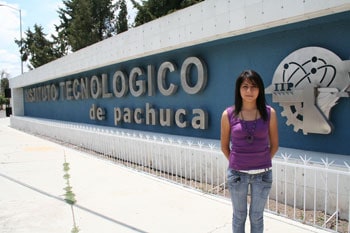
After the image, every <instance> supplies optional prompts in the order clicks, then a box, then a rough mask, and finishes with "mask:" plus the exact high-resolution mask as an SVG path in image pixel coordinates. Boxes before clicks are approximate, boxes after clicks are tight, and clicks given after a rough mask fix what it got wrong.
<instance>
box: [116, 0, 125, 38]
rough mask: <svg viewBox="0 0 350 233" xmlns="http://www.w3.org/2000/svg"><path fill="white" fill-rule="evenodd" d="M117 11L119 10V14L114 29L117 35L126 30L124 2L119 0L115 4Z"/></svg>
mask: <svg viewBox="0 0 350 233" xmlns="http://www.w3.org/2000/svg"><path fill="white" fill-rule="evenodd" d="M117 9H119V13H118V16H117V22H116V24H117V25H116V29H117V33H122V32H125V31H127V30H128V9H127V7H126V3H125V0H119V1H118V2H117Z"/></svg>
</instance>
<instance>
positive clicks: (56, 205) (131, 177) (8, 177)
mask: <svg viewBox="0 0 350 233" xmlns="http://www.w3.org/2000/svg"><path fill="white" fill-rule="evenodd" d="M67 133H69V132H67ZM0 148H1V149H0V187H1V192H0V232H1V233H15V232H16V233H17V232H18V233H19V232H21V233H22V232H26V233H27V232H33V233H48V232H49V233H56V232H57V233H68V232H71V229H72V226H73V218H72V216H73V215H72V210H71V208H70V205H68V204H67V203H66V202H65V201H64V200H63V198H64V197H63V194H64V190H63V188H64V187H65V180H64V179H63V174H64V173H63V162H64V154H65V155H66V158H67V162H69V164H70V171H69V173H70V175H71V179H70V182H71V186H72V187H73V192H74V193H75V195H76V199H77V203H76V205H75V206H74V208H73V210H74V215H75V219H76V223H77V225H78V227H79V228H80V232H82V233H88V232H89V233H90V232H91V233H99V232H101V233H115V232H118V233H119V232H123V233H124V232H126V233H127V232H151V233H158V232H159V233H172V232H181V233H209V232H212V233H223V232H227V233H228V232H231V212H232V210H231V203H230V201H229V200H226V199H221V198H216V197H213V196H209V195H205V194H202V193H200V192H197V191H194V190H191V189H187V188H183V187H181V186H179V185H175V184H173V183H170V182H167V181H164V180H161V179H158V178H156V177H153V176H151V175H147V174H144V173H141V172H137V171H134V170H131V169H128V168H125V167H123V166H120V165H117V164H115V163H112V162H110V161H106V160H103V159H99V158H96V157H94V156H92V155H89V154H86V153H83V152H80V151H77V150H74V149H71V148H67V147H64V146H61V145H59V144H56V143H53V142H50V141H47V140H43V139H41V138H39V137H35V136H32V135H29V134H27V133H24V132H21V131H18V130H15V129H13V128H11V127H9V118H1V119H0ZM248 225H249V224H247V232H249V226H248ZM265 232H268V233H280V232H283V233H288V232H293V233H295V232H298V233H308V232H326V231H322V230H320V229H317V228H313V227H310V226H307V225H303V224H301V223H298V222H295V221H291V220H288V219H285V218H282V217H278V216H275V215H272V214H268V213H267V214H265Z"/></svg>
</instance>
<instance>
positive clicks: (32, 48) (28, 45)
mask: <svg viewBox="0 0 350 233" xmlns="http://www.w3.org/2000/svg"><path fill="white" fill-rule="evenodd" d="M43 31H44V29H43V27H42V26H40V25H37V24H35V25H34V31H31V30H30V29H29V28H28V30H27V31H26V32H25V38H23V39H22V41H20V40H15V42H16V43H17V45H18V46H19V47H20V53H21V54H22V61H24V62H25V61H29V64H28V68H29V69H34V68H36V67H39V66H42V65H44V64H46V63H48V62H50V61H53V60H55V59H57V58H59V57H60V56H59V55H58V54H56V51H55V50H54V48H53V43H52V42H51V41H50V40H48V39H46V34H45V33H44V32H43Z"/></svg>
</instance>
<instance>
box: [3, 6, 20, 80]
mask: <svg viewBox="0 0 350 233" xmlns="http://www.w3.org/2000/svg"><path fill="white" fill-rule="evenodd" d="M0 4H4V5H6V6H0V22H1V26H0V71H1V70H5V71H6V72H7V73H9V74H10V76H11V77H14V76H17V75H19V74H20V73H21V63H20V54H19V48H18V46H17V44H16V43H15V39H17V40H18V39H20V16H19V11H18V10H15V9H18V7H17V6H16V5H12V4H7V3H5V2H0ZM7 6H10V7H7ZM11 7H13V8H15V9H12V8H11Z"/></svg>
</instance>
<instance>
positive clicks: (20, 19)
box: [0, 4, 23, 74]
mask: <svg viewBox="0 0 350 233" xmlns="http://www.w3.org/2000/svg"><path fill="white" fill-rule="evenodd" d="M0 6H6V7H8V8H11V9H13V10H16V11H18V12H19V37H20V46H21V48H22V11H21V9H19V8H16V7H13V6H10V5H5V4H0ZM20 59H21V74H23V61H22V53H21V51H20Z"/></svg>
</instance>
